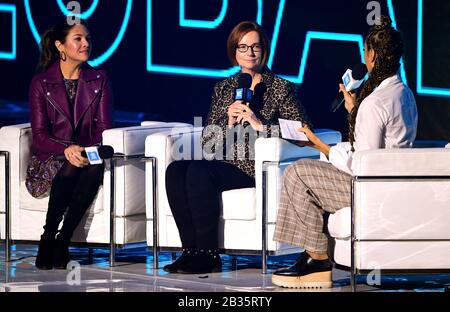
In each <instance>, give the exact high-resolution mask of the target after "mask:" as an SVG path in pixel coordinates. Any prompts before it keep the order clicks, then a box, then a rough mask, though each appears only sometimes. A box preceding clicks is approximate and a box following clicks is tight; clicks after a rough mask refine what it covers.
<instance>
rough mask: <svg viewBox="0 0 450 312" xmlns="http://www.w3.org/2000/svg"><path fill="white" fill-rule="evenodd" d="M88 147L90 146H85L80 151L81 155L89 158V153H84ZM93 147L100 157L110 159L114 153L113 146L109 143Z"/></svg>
mask: <svg viewBox="0 0 450 312" xmlns="http://www.w3.org/2000/svg"><path fill="white" fill-rule="evenodd" d="M90 148H91V147H86V148H85V150H84V151H82V152H81V156H83V157H85V158H89V157H88V156H89V155H88V154H87V153H86V151H87V150H88V149H90ZM93 148H95V149H97V152H98V156H99V158H100V159H110V158H111V157H113V155H114V148H113V147H112V146H110V145H100V146H93Z"/></svg>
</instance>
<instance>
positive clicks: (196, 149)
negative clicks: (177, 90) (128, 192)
mask: <svg viewBox="0 0 450 312" xmlns="http://www.w3.org/2000/svg"><path fill="white" fill-rule="evenodd" d="M202 130H203V128H202V127H197V128H192V127H179V128H174V129H172V130H170V131H161V132H158V133H154V134H151V135H149V136H147V138H146V140H145V156H146V157H155V158H156V163H157V179H158V181H157V188H158V189H157V193H158V195H159V196H158V205H159V206H158V207H159V211H160V212H159V213H160V215H162V214H166V213H167V212H169V211H170V208H169V203H168V201H167V196H166V189H165V186H166V180H165V179H166V174H165V173H166V168H167V166H169V164H170V163H171V162H173V161H176V160H182V159H184V160H189V159H202V146H201V141H200V138H201V135H202ZM152 175H153V171H152V166H151V163H150V162H146V165H145V185H146V197H145V201H146V214H147V219H151V218H153V210H152V203H153V196H154V194H153V188H152V185H153V181H152Z"/></svg>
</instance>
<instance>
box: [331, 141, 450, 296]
mask: <svg viewBox="0 0 450 312" xmlns="http://www.w3.org/2000/svg"><path fill="white" fill-rule="evenodd" d="M353 161H354V162H355V165H356V167H355V170H354V177H353V181H352V207H346V208H343V209H341V210H339V211H338V212H336V213H335V214H332V215H330V217H329V220H328V229H329V233H330V235H331V236H332V237H334V238H335V250H334V260H335V262H336V263H338V264H340V265H343V266H346V267H350V269H351V284H352V289H353V290H356V275H357V274H358V272H360V271H370V270H374V269H380V270H381V269H383V270H402V271H403V270H405V271H408V270H409V271H410V270H421V269H427V270H429V269H433V270H440V269H450V231H449V224H450V149H449V148H420V149H419V148H412V149H380V150H371V151H363V152H357V153H355V155H354V160H353Z"/></svg>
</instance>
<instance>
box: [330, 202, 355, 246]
mask: <svg viewBox="0 0 450 312" xmlns="http://www.w3.org/2000/svg"><path fill="white" fill-rule="evenodd" d="M328 232H329V233H330V235H331V236H332V237H334V238H339V239H344V238H349V237H350V235H351V233H350V232H351V208H350V207H345V208H342V209H340V210H338V211H336V212H335V213H332V214H330V216H329V218H328Z"/></svg>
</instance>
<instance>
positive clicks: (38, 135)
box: [29, 61, 113, 161]
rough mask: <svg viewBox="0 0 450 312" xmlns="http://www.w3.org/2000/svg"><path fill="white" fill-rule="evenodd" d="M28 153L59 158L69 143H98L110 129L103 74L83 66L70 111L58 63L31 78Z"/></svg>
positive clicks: (108, 96)
mask: <svg viewBox="0 0 450 312" xmlns="http://www.w3.org/2000/svg"><path fill="white" fill-rule="evenodd" d="M29 100H30V114H31V128H32V133H33V146H32V154H33V155H36V156H37V157H38V158H39V159H40V160H43V161H44V160H46V159H48V158H49V157H51V156H52V155H63V154H64V149H65V148H66V147H68V146H69V145H71V144H76V145H80V146H83V147H86V146H92V145H96V144H99V143H101V141H102V132H103V131H104V130H106V129H109V128H111V127H112V109H113V105H112V90H111V87H110V84H109V80H108V77H107V76H106V73H105V72H104V71H101V70H96V69H93V68H92V67H90V66H89V65H85V66H84V67H83V68H82V70H81V73H80V78H79V80H78V88H77V93H76V97H75V103H74V108H73V112H71V111H70V110H71V109H70V105H69V101H68V98H67V93H66V87H65V84H64V80H63V76H62V73H61V69H60V67H59V61H58V62H55V63H54V64H53V65H51V66H50V68H49V69H48V70H47V71H46V72H44V73H40V74H37V75H35V76H34V77H33V80H32V81H31V85H30V92H29Z"/></svg>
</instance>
